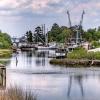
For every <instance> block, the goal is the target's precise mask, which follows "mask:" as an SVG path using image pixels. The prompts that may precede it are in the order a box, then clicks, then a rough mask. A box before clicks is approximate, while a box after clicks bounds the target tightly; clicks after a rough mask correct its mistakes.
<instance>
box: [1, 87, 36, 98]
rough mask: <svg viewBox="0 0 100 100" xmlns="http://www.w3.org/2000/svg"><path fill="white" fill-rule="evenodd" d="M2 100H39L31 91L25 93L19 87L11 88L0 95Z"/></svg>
mask: <svg viewBox="0 0 100 100" xmlns="http://www.w3.org/2000/svg"><path fill="white" fill-rule="evenodd" d="M0 100H37V99H36V96H34V95H33V93H32V92H31V91H29V92H28V91H24V90H23V89H21V88H18V87H10V88H9V89H7V90H6V91H5V92H1V93H0Z"/></svg>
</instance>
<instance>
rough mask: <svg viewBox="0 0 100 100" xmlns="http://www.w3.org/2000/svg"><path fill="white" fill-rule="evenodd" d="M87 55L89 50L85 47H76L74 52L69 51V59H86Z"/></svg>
mask: <svg viewBox="0 0 100 100" xmlns="http://www.w3.org/2000/svg"><path fill="white" fill-rule="evenodd" d="M86 57H87V51H86V50H85V49H84V48H76V49H75V50H74V51H73V52H71V53H68V55H67V58H69V59H85V58H86Z"/></svg>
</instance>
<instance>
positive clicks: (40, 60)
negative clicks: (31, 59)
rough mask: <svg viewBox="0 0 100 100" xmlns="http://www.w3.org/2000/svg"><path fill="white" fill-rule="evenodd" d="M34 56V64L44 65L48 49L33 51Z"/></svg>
mask: <svg viewBox="0 0 100 100" xmlns="http://www.w3.org/2000/svg"><path fill="white" fill-rule="evenodd" d="M35 56H36V57H37V58H36V65H37V66H40V65H42V66H45V62H46V57H47V56H48V51H39V52H35Z"/></svg>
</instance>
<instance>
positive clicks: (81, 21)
mask: <svg viewBox="0 0 100 100" xmlns="http://www.w3.org/2000/svg"><path fill="white" fill-rule="evenodd" d="M84 14H85V11H84V10H83V12H82V16H81V20H80V26H82V23H83V18H84Z"/></svg>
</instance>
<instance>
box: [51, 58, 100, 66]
mask: <svg viewBox="0 0 100 100" xmlns="http://www.w3.org/2000/svg"><path fill="white" fill-rule="evenodd" d="M50 64H52V65H61V66H66V67H67V66H68V67H86V66H87V67H91V66H98V67H99V66H100V60H89V59H80V60H79V59H51V60H50Z"/></svg>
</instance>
